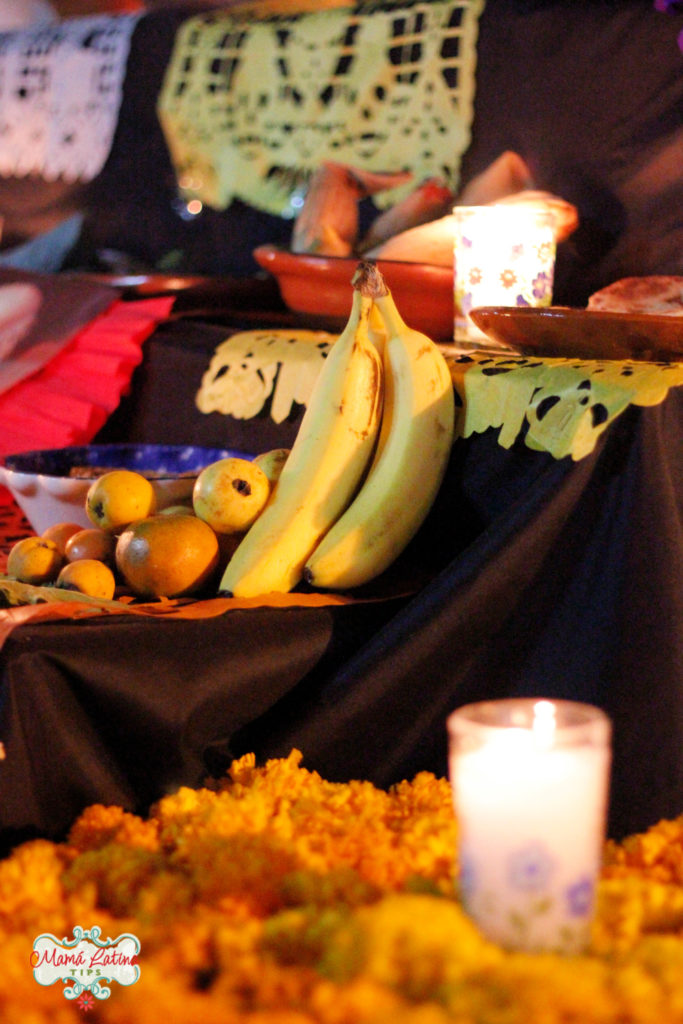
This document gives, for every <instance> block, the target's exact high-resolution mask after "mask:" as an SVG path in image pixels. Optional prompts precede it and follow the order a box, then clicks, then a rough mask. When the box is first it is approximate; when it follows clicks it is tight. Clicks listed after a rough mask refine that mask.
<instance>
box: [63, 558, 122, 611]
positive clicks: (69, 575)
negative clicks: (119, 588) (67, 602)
mask: <svg viewBox="0 0 683 1024" xmlns="http://www.w3.org/2000/svg"><path fill="white" fill-rule="evenodd" d="M55 585H56V586H58V587H62V588H63V589H64V590H77V591H78V592H79V593H80V594H87V595H88V596H89V597H99V598H100V599H101V600H102V601H111V600H112V599H113V597H114V593H115V591H116V580H115V578H114V573H113V572H112V571H111V569H110V568H109V566H108V565H105V564H104V562H99V561H98V560H97V559H96V558H80V559H79V560H78V561H77V562H67V563H66V565H64V566H62V568H61V570H60V573H59V576H58V577H57V581H56V584H55Z"/></svg>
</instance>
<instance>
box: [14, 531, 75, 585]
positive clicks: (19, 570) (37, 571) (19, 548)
mask: <svg viewBox="0 0 683 1024" xmlns="http://www.w3.org/2000/svg"><path fill="white" fill-rule="evenodd" d="M61 567H62V555H61V554H60V551H59V548H58V547H57V545H56V544H55V542H54V541H53V540H45V539H44V538H43V537H24V539H23V540H19V541H17V543H16V544H15V545H14V546H13V548H12V550H11V551H10V553H9V555H8V557H7V573H8V575H9V576H13V577H14V578H15V579H18V580H21V582H22V583H32V584H34V585H36V586H40V585H41V584H43V583H52V582H53V581H54V580H56V579H57V576H58V575H59V570H60V569H61Z"/></svg>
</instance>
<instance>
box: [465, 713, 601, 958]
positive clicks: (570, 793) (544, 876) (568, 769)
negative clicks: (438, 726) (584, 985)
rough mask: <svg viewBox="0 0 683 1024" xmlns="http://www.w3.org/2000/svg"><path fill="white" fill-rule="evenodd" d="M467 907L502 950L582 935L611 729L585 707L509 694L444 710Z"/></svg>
mask: <svg viewBox="0 0 683 1024" xmlns="http://www.w3.org/2000/svg"><path fill="white" fill-rule="evenodd" d="M448 730H449V744H450V767H449V771H450V777H451V783H452V787H453V800H454V807H455V813H456V817H457V821H458V835H459V843H458V860H459V887H460V893H461V898H462V902H463V905H464V908H465V910H466V912H467V913H468V914H469V915H470V916H471V917H472V918H473V919H474V921H475V922H476V923H477V924H478V926H479V927H480V929H481V930H482V932H483V933H484V934H485V935H486V936H487V937H488V938H490V939H492V940H493V941H495V942H497V943H499V944H500V945H502V946H504V947H506V948H508V949H518V950H528V951H534V952H538V951H541V950H553V951H556V952H564V953H577V952H580V951H581V950H583V949H585V947H586V945H587V943H588V942H589V939H590V927H591V921H592V916H593V904H594V893H595V885H596V880H597V876H598V873H599V870H600V864H601V858H602V849H603V844H604V840H605V825H606V810H607V796H608V782H609V767H610V736H611V726H610V722H609V719H608V718H607V716H606V715H605V714H604V713H603V712H602V711H600V710H599V709H598V708H595V707H593V706H592V705H587V704H580V703H578V702H573V701H549V700H542V699H539V700H535V699H509V700H500V701H485V702H481V703H478V704H469V705H465V706H464V707H461V708H459V709H458V710H457V711H455V712H454V713H453V714H452V715H451V716H450V717H449V719H448Z"/></svg>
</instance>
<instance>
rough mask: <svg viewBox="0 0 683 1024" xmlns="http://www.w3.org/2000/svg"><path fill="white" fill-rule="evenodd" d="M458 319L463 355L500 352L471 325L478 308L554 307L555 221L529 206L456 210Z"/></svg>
mask: <svg viewBox="0 0 683 1024" xmlns="http://www.w3.org/2000/svg"><path fill="white" fill-rule="evenodd" d="M453 215H454V221H455V236H454V242H453V270H454V299H455V318H454V330H453V337H454V341H455V345H456V347H460V348H461V349H462V350H464V351H468V350H471V349H481V348H484V349H487V350H489V349H491V348H496V349H500V350H502V351H509V350H506V349H502V348H501V346H500V345H497V344H493V343H492V342H491V341H490V340H489V339H488V338H487V337H486V335H485V334H484V333H483V331H481V330H480V329H479V328H478V327H477V326H476V324H474V323H473V322H472V320H471V319H470V316H469V314H470V311H471V310H472V309H474V308H475V307H477V306H549V305H550V304H551V302H552V295H553V280H554V273H555V217H554V214H553V213H552V212H551V211H549V210H548V209H547V208H546V207H541V206H533V205H530V204H526V203H524V204H522V203H520V204H514V203H511V204H505V203H501V204H499V205H496V204H492V205H491V206H456V207H455V208H454V210H453Z"/></svg>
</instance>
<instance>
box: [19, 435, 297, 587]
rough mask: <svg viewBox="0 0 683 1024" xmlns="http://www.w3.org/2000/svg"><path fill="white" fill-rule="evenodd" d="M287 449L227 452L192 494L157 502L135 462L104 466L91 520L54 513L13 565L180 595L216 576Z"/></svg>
mask: <svg viewBox="0 0 683 1024" xmlns="http://www.w3.org/2000/svg"><path fill="white" fill-rule="evenodd" d="M287 455H288V450H287V449H285V448H277V449H274V450H272V451H269V452H266V453H264V454H263V455H258V456H256V457H255V458H254V460H253V461H250V460H247V459H242V458H225V459H219V460H218V461H217V462H213V463H211V464H210V465H209V466H206V467H205V468H204V469H203V470H201V472H200V473H199V474H198V476H197V479H196V481H195V484H194V489H193V492H192V498H191V503H189V504H187V505H185V504H177V505H170V506H168V507H166V508H162V509H159V510H157V498H156V494H155V491H154V487H153V486H152V483H151V482H150V480H149V479H148V478H147V477H146V476H144V475H143V474H141V473H138V472H136V471H134V470H129V469H113V470H110V471H109V472H106V473H103V474H102V475H101V476H99V477H98V478H97V479H96V480H94V481H93V482H92V484H91V485H90V487H89V488H88V492H87V496H86V500H85V511H86V515H87V517H88V519H89V520H90V522H91V523H92V526H91V527H89V528H83V527H82V526H81V525H79V524H77V523H57V524H55V525H54V526H51V527H49V528H48V529H47V530H45V532H44V533H43V534H42V535H41V536H32V537H25V538H24V539H22V540H20V541H17V543H16V544H15V545H14V546H13V547H12V549H11V550H10V552H9V556H8V559H7V574H8V576H9V577H10V578H11V579H14V580H17V581H19V582H20V583H27V584H30V585H33V586H45V585H49V586H56V587H59V588H61V589H64V590H74V591H78V592H80V593H81V594H85V595H87V596H89V597H94V598H99V599H100V600H104V601H110V600H112V599H114V597H115V596H116V595H117V593H118V594H120V593H122V592H123V593H132V594H133V595H134V596H136V597H139V598H145V599H149V598H152V599H154V598H160V597H184V596H186V595H191V594H197V593H200V592H202V591H204V590H206V589H207V588H209V587H210V586H211V585H212V584H213V585H215V584H216V583H217V574H218V573H219V572H220V571H222V570H224V568H225V565H226V564H227V562H228V560H229V558H230V555H231V554H232V552H233V551H234V549H235V547H236V546H237V543H238V542H239V540H240V539H241V537H242V536H243V535H244V533H245V532H246V530H247V529H248V528H249V526H250V525H251V524H252V522H253V521H254V520H255V519H256V517H257V516H258V515H260V513H261V512H262V511H263V509H264V507H265V505H266V502H267V501H268V499H269V497H270V494H271V491H272V489H273V487H274V485H275V483H276V481H277V478H278V476H279V473H280V471H281V469H282V466H283V465H284V461H285V459H286V457H287Z"/></svg>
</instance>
